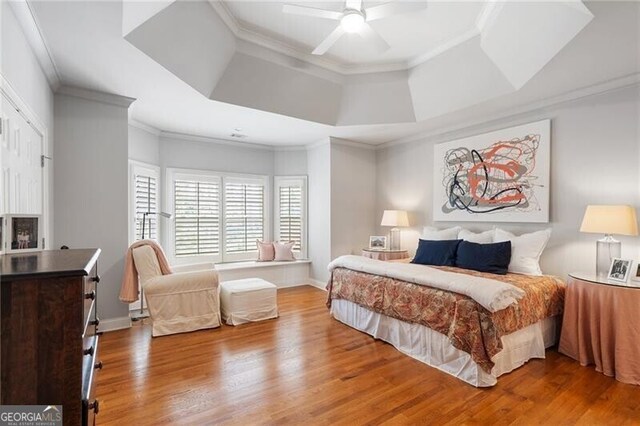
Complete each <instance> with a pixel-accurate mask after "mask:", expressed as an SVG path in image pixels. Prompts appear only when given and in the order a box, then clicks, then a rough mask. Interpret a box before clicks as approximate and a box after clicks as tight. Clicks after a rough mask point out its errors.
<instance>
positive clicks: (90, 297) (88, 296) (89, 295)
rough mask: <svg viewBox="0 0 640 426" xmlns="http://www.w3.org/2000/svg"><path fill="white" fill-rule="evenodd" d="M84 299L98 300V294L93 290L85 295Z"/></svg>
mask: <svg viewBox="0 0 640 426" xmlns="http://www.w3.org/2000/svg"><path fill="white" fill-rule="evenodd" d="M84 298H85V299H91V300H95V299H96V292H95V290H91V291H90V292H89V293H85V294H84Z"/></svg>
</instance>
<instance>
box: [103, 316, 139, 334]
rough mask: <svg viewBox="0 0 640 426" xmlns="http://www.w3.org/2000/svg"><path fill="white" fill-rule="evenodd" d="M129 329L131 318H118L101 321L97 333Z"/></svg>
mask: <svg viewBox="0 0 640 426" xmlns="http://www.w3.org/2000/svg"><path fill="white" fill-rule="evenodd" d="M129 327H131V318H129V317H128V316H126V317H118V318H109V319H105V320H103V319H101V320H100V325H99V326H98V331H100V332H107V331H115V330H122V329H124V328H129Z"/></svg>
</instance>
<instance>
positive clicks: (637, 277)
mask: <svg viewBox="0 0 640 426" xmlns="http://www.w3.org/2000/svg"><path fill="white" fill-rule="evenodd" d="M633 272H635V273H634V274H631V281H636V282H640V262H636V269H635V270H634V271H633Z"/></svg>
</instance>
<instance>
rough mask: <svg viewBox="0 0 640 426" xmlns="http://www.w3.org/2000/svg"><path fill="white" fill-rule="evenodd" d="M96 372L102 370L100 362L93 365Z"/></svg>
mask: <svg viewBox="0 0 640 426" xmlns="http://www.w3.org/2000/svg"><path fill="white" fill-rule="evenodd" d="M93 368H95V369H96V370H102V361H98V362H96V363H95V364H94V365H93Z"/></svg>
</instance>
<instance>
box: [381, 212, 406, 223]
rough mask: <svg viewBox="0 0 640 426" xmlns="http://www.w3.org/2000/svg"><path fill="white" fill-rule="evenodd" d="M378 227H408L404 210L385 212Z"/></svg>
mask: <svg viewBox="0 0 640 426" xmlns="http://www.w3.org/2000/svg"><path fill="white" fill-rule="evenodd" d="M380 226H393V227H398V226H409V218H408V217H407V212H406V211H404V210H385V211H384V213H383V214H382V222H381V223H380Z"/></svg>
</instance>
